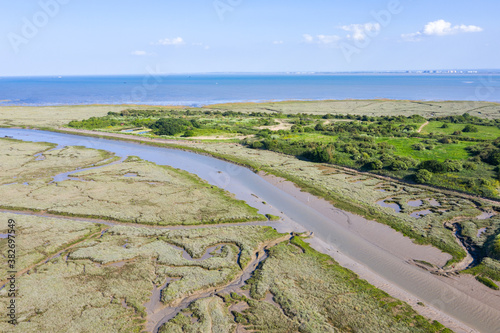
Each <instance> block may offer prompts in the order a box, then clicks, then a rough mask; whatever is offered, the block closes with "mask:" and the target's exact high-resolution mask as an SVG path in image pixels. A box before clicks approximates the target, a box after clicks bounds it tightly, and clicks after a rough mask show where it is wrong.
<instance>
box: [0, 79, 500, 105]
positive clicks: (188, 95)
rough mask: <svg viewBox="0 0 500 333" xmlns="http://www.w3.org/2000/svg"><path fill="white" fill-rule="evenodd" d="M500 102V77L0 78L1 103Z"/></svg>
mask: <svg viewBox="0 0 500 333" xmlns="http://www.w3.org/2000/svg"><path fill="white" fill-rule="evenodd" d="M376 98H388V99H409V100H474V101H495V102H500V75H489V74H485V75H475V74H474V75H473V74H470V75H436V74H430V75H425V74H415V75H409V74H348V75H340V74H332V75H317V74H316V75H285V74H283V75H242V74H218V75H216V74H213V75H208V74H206V75H205V74H204V75H202V74H199V75H162V76H155V75H149V76H67V77H65V76H63V77H57V76H55V77H3V78H0V105H32V106H36V105H71V104H73V105H77V104H151V105H189V106H200V105H206V104H214V103H224V102H242V101H269V100H275V101H276V100H320V99H376Z"/></svg>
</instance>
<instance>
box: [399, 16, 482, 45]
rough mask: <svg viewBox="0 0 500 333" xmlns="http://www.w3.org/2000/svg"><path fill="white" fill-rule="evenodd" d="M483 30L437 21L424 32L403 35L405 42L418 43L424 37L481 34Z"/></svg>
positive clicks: (425, 28)
mask: <svg viewBox="0 0 500 333" xmlns="http://www.w3.org/2000/svg"><path fill="white" fill-rule="evenodd" d="M481 31H483V28H481V27H478V26H476V25H465V24H460V25H453V26H452V25H451V23H450V22H447V21H445V20H437V21H433V22H429V23H427V24H426V25H425V26H424V28H423V30H422V31H417V32H414V33H411V34H402V35H401V37H402V38H403V39H404V40H409V41H418V40H421V37H422V36H424V35H425V36H447V35H455V34H458V33H463V32H481Z"/></svg>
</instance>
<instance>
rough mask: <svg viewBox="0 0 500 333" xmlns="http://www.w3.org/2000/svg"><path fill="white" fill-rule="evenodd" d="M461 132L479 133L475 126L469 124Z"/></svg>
mask: <svg viewBox="0 0 500 333" xmlns="http://www.w3.org/2000/svg"><path fill="white" fill-rule="evenodd" d="M462 132H464V133H477V132H479V130H478V129H477V127H476V126H474V125H470V124H469V125H466V126H465V127H464V129H463V130H462Z"/></svg>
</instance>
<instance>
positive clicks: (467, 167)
mask: <svg viewBox="0 0 500 333" xmlns="http://www.w3.org/2000/svg"><path fill="white" fill-rule="evenodd" d="M463 167H464V169H465V170H477V164H476V163H474V162H465V163H464V164H463Z"/></svg>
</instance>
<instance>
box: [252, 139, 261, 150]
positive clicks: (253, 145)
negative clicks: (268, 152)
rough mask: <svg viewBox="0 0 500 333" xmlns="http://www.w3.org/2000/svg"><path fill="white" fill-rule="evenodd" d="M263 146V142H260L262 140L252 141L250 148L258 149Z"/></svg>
mask: <svg viewBox="0 0 500 333" xmlns="http://www.w3.org/2000/svg"><path fill="white" fill-rule="evenodd" d="M262 147H264V144H263V143H262V141H254V142H252V148H254V149H260V148H262Z"/></svg>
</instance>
